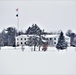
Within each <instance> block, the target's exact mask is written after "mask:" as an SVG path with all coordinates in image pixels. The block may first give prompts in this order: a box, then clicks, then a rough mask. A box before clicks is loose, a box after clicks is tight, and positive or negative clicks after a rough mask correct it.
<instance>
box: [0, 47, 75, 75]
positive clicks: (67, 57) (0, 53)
mask: <svg viewBox="0 0 76 75" xmlns="http://www.w3.org/2000/svg"><path fill="white" fill-rule="evenodd" d="M0 74H7V75H8V74H76V51H75V48H74V47H68V49H67V51H66V50H64V51H57V49H56V48H54V47H49V48H48V50H47V51H45V52H44V51H40V52H39V51H35V52H34V51H31V47H25V50H24V51H22V50H21V48H20V47H19V48H16V49H14V48H13V47H2V48H1V50H0Z"/></svg>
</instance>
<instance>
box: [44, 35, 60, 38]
mask: <svg viewBox="0 0 76 75" xmlns="http://www.w3.org/2000/svg"><path fill="white" fill-rule="evenodd" d="M42 36H43V37H46V38H51V37H59V35H42Z"/></svg>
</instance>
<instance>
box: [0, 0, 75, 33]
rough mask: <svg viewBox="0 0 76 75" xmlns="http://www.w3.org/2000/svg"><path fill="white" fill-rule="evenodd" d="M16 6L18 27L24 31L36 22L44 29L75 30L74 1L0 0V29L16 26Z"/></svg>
mask: <svg viewBox="0 0 76 75" xmlns="http://www.w3.org/2000/svg"><path fill="white" fill-rule="evenodd" d="M16 8H19V29H20V30H23V31H25V30H26V29H27V28H28V27H29V26H31V25H32V24H35V23H36V24H37V25H38V26H39V27H41V29H45V31H48V32H50V31H57V30H63V31H65V32H66V31H67V30H68V29H72V30H73V31H75V30H76V1H37V0H36V1H34V0H32V1H31V0H29V1H9V0H8V1H0V31H1V30H3V29H4V28H6V27H9V26H13V27H17V17H16V13H17V12H16Z"/></svg>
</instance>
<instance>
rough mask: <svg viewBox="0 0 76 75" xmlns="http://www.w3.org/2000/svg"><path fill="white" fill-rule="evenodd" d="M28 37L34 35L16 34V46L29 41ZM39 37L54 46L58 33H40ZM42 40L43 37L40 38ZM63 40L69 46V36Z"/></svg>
mask: <svg viewBox="0 0 76 75" xmlns="http://www.w3.org/2000/svg"><path fill="white" fill-rule="evenodd" d="M29 37H32V38H33V37H34V35H19V36H16V38H15V41H16V46H21V45H27V44H28V41H29ZM41 37H45V38H46V40H45V42H47V45H48V46H50V47H51V46H54V47H55V46H56V45H57V43H58V38H59V35H41ZM41 39H42V40H43V38H41ZM65 41H66V42H67V44H68V46H70V38H69V37H67V36H65Z"/></svg>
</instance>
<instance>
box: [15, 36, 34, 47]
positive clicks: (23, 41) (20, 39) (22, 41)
mask: <svg viewBox="0 0 76 75" xmlns="http://www.w3.org/2000/svg"><path fill="white" fill-rule="evenodd" d="M34 36H35V35H19V36H16V37H15V44H16V46H21V45H27V44H28V41H29V37H34Z"/></svg>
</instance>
